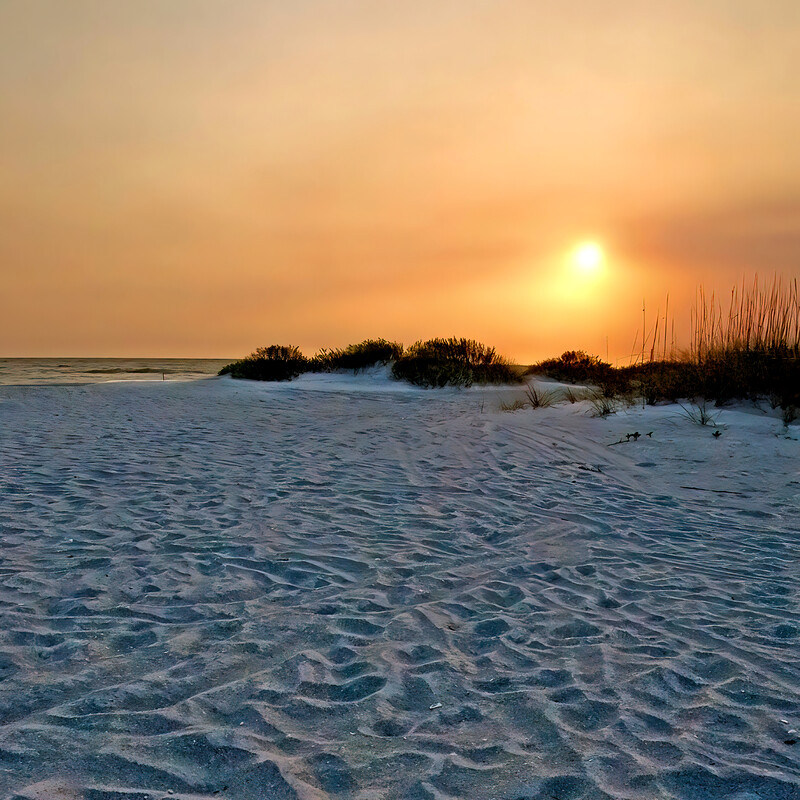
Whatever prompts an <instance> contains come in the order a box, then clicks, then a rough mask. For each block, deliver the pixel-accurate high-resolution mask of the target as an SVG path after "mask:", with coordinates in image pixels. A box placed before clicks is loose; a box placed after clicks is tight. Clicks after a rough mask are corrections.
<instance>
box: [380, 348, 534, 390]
mask: <svg viewBox="0 0 800 800" xmlns="http://www.w3.org/2000/svg"><path fill="white" fill-rule="evenodd" d="M392 375H393V376H394V377H395V378H396V379H398V380H406V381H408V382H409V383H413V384H415V385H416V386H423V387H425V388H430V387H436V386H471V385H472V384H473V383H519V382H520V381H521V377H520V375H519V372H518V371H517V370H515V369H514V368H513V366H512V365H511V364H510V362H508V361H507V360H506V359H505V358H503V357H502V356H499V355H498V354H497V352H496V351H495V349H494V348H493V347H488V346H487V345H485V344H481V343H480V342H476V341H475V340H474V339H456V338H450V339H429V340H428V341H426V342H416V343H415V344H413V345H411V347H409V348H408V350H406V351H405V353H403V355H402V356H401V357H400V358H399V359H397V361H395V362H394V364H393V366H392Z"/></svg>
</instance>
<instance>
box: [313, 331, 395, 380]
mask: <svg viewBox="0 0 800 800" xmlns="http://www.w3.org/2000/svg"><path fill="white" fill-rule="evenodd" d="M402 354H403V345H402V344H399V343H398V342H390V341H388V340H386V339H365V340H364V341H363V342H360V343H359V344H350V345H348V346H347V347H345V348H344V349H337V350H327V349H322V350H320V351H319V353H317V354H316V355H315V356H314V358H313V359H311V361H310V363H309V366H310V369H311V370H312V371H313V372H332V371H333V370H337V369H351V370H353V372H354V373H356V372H358V371H359V370H362V369H368V368H369V367H374V366H376V365H378V364H384V365H385V364H389V363H390V362H392V361H397V359H398V358H400V356H402Z"/></svg>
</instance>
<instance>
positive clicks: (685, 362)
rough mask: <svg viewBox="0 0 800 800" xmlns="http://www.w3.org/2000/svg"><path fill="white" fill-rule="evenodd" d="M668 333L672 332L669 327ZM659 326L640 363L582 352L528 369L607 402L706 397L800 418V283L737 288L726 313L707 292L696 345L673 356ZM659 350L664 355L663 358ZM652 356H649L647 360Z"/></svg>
mask: <svg viewBox="0 0 800 800" xmlns="http://www.w3.org/2000/svg"><path fill="white" fill-rule="evenodd" d="M665 328H666V326H665ZM662 336H663V340H662V338H661V336H659V333H658V327H657V326H656V328H655V329H654V330H653V331H651V333H650V335H649V336H648V337H646V338H645V340H644V343H643V344H642V348H641V356H640V357H639V358H638V359H637V360H636V361H634V363H632V364H629V365H626V366H621V367H615V366H612V365H611V364H608V363H606V362H604V361H601V360H600V359H599V358H598V357H597V356H593V355H589V354H587V353H585V352H583V351H580V350H579V351H568V352H565V353H562V355H561V356H559V357H558V358H551V359H547V360H545V361H541V362H539V363H538V364H534V365H533V366H531V367H529V368H528V371H527V374H528V375H535V374H538V375H545V376H547V377H550V378H554V379H556V380H559V381H564V382H567V383H583V384H591V385H593V386H595V387H596V389H597V392H598V394H599V395H600V396H602V397H604V398H626V397H627V398H637V399H641V400H643V401H644V402H646V403H649V404H655V403H658V402H675V401H677V400H680V399H701V398H702V399H703V400H705V401H707V402H713V403H716V404H717V405H722V404H724V403H727V402H729V401H733V400H753V401H758V400H764V399H766V400H767V401H769V402H770V403H771V405H772V406H773V407H774V408H777V407H780V408H782V409H784V413H785V416H788V417H790V418H794V416H796V414H797V409H798V408H800V294H798V285H797V282H796V281H793V282H792V283H790V284H788V285H785V284H783V283H782V282H781V281H780V280H779V279H777V278H776V279H774V280H773V281H772V283H771V284H768V285H763V284H761V283H759V281H758V279H757V278H756V279H754V280H753V282H752V283H751V284H749V285H744V284H743V285H742V286H737V287H734V289H733V291H732V292H731V297H730V300H729V302H728V304H727V308H726V309H725V310H723V307H722V304H721V303H720V302H719V301H718V299H717V298H716V297H715V296H714V295H713V294H712V295H706V294H705V293H704V292H703V291H702V290H700V292H699V293H698V302H697V305H696V306H695V308H694V309H693V310H692V334H691V344H690V346H689V348H688V349H687V350H685V351H676V350H675V349H674V348H673V349H672V350H671V351H670V352H668V351H667V337H666V334H665V333H662ZM659 350H660V352H659ZM648 354H649V358H647V355H648Z"/></svg>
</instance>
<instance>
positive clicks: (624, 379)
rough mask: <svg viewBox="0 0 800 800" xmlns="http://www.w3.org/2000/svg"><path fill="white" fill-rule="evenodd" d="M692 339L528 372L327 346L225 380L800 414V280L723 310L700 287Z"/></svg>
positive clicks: (448, 347)
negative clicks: (368, 372) (338, 377)
mask: <svg viewBox="0 0 800 800" xmlns="http://www.w3.org/2000/svg"><path fill="white" fill-rule="evenodd" d="M691 319H692V326H691V342H690V346H689V347H688V348H687V349H686V350H682V351H681V350H678V349H677V348H676V347H675V345H674V342H673V344H672V345H671V346H670V345H669V342H668V336H667V324H666V322H665V323H664V324H663V326H662V327H659V322H657V323H656V324H655V326H654V328H653V329H652V330H651V331H650V332H649V333H648V334H647V335H646V336H643V337H640V338H641V346H640V348H639V353H638V354H637V356H636V357H634V358H633V359H632V363H630V364H627V365H624V366H613V365H611V364H609V363H607V362H605V361H602V360H601V359H600V358H599V357H598V356H595V355H591V354H589V353H586V352H584V351H583V350H568V351H566V352H564V353H562V354H561V355H560V356H558V357H557V358H549V359H546V360H544V361H540V362H538V363H537V364H534V365H532V366H530V367H528V368H527V369H526V368H523V367H518V366H516V365H514V364H512V363H511V362H510V361H509V360H508V359H506V358H504V357H502V356H501V355H499V354H498V353H497V351H496V350H495V348H494V347H490V346H489V345H486V344H483V343H481V342H478V341H475V340H474V339H465V338H455V337H451V338H436V339H429V340H427V341H418V342H415V343H414V344H412V345H411V346H410V347H408V348H405V349H404V348H403V345H402V344H400V343H399V342H394V341H390V340H387V339H365V340H364V341H362V342H360V343H358V344H351V345H348V346H347V347H344V348H338V349H327V348H323V349H321V350H320V351H319V352H317V353H316V354H315V355H314V356H312V357H310V358H308V357H306V356H304V355H303V353H301V352H300V350H299V348H297V347H294V346H291V345H271V346H269V347H260V348H258V349H257V350H255V351H254V352H253V353H251V354H250V355H248V356H247V357H246V358H243V359H242V360H241V361H236V362H233V363H232V364H228V365H227V366H225V367H224V368H223V369H222V370H221V372H220V374H221V375H226V374H229V375H231V376H233V377H234V378H250V379H253V380H263V381H286V380H292V379H293V378H296V377H297V376H299V375H301V374H303V373H305V372H335V371H345V370H346V371H352V372H353V373H358V372H359V371H361V370H364V369H368V368H370V367H375V366H378V365H384V366H386V365H390V366H391V375H392V377H394V378H395V379H396V380H404V381H407V382H409V383H411V384H414V385H416V386H422V387H425V388H431V387H443V386H462V387H466V386H472V385H473V384H516V383H520V382H522V381H526V380H528V379H529V378H530V377H531V376H534V375H542V376H546V377H548V378H552V379H555V380H558V381H562V382H565V383H572V384H585V385H587V386H591V387H592V390H591V393H590V394H581V395H578V394H576V393H575V392H571V393H568V396H566V399H567V400H569V401H570V402H575V401H576V399H587V398H589V399H593V402H594V403H595V404H596V405H597V408H598V413H601V414H607V413H610V412H611V411H612V410H613V409H614V404H615V402H621V401H629V402H632V401H641V402H643V403H648V404H651V405H652V404H655V403H660V402H677V401H679V400H700V399H702V400H703V401H704V402H711V403H716V404H717V405H721V404H724V403H726V402H729V401H733V400H753V401H759V400H767V401H768V402H769V403H771V405H772V406H773V407H774V408H778V407H780V408H782V409H783V410H784V416H785V418H786V419H788V420H791V419H794V418H795V417H797V416H798V409H800V294H799V293H798V284H797V281H793V282H791V283H790V284H788V285H787V284H784V283H782V282H781V281H780V280H779V279H778V278H775V279H773V281H772V283H770V284H766V285H765V284H762V283H760V282H759V280H758V278H757V277H756V278H755V279H754V280H753V281H752V283H750V284H747V285H745V284H742V285H741V286H737V287H735V288H734V289H733V291H732V292H731V296H730V298H729V301H728V303H727V305H726V309H725V310H724V311H723V307H722V304H721V303H720V302H719V300H718V298H716V297H715V295H713V294H711V295H706V294H705V293H704V292H703V290H702V289H701V290H700V291H699V292H698V300H697V304H696V306H695V308H693V309H692V316H691ZM554 402H556V396H555V395H553V394H552V393H545V394H542V393H540V392H539V390H536V389H534V390H533V392H532V393H529V395H528V396H527V398H526V399H525V400H524V401H519V402H518V403H517V404H516V406H517V407H520V405H525V406H528V405H529V406H531V407H532V408H541V407H544V406H547V405H552V404H553V403H554Z"/></svg>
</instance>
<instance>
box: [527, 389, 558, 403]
mask: <svg viewBox="0 0 800 800" xmlns="http://www.w3.org/2000/svg"><path fill="white" fill-rule="evenodd" d="M525 396H526V397H527V398H528V405H530V407H531V408H549V407H550V406H552V405H555V402H556V399H557V398H556V395H555V392H547V391H545V390H544V389H537V388H536V386H534V385H533V384H532V383H531V384H529V385H528V387H527V388H526V389H525Z"/></svg>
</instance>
